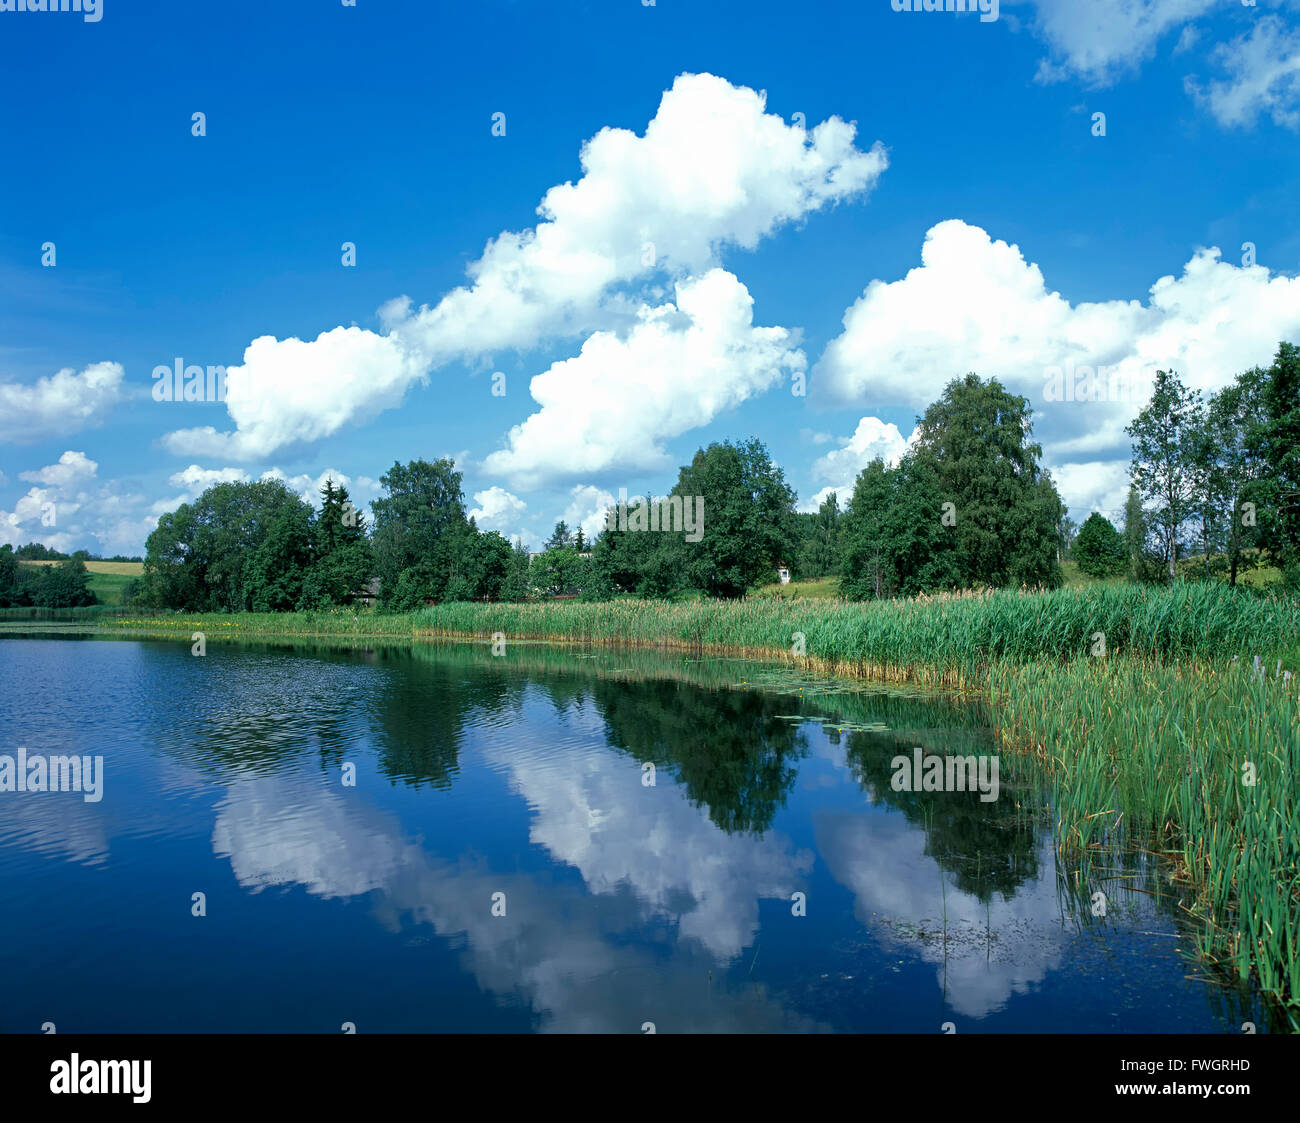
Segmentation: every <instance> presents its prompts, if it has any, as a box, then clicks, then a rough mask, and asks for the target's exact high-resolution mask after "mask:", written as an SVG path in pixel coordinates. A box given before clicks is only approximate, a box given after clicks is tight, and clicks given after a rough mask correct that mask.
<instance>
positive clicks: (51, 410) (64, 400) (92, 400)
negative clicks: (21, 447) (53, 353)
mask: <svg viewBox="0 0 1300 1123" xmlns="http://www.w3.org/2000/svg"><path fill="white" fill-rule="evenodd" d="M122 375H123V371H122V365H121V364H120V363H92V364H91V365H90V366H88V367H86V368H85V369H84V370H82V371H81V372H79V373H78V372H77V371H74V370H72V369H71V368H67V369H65V370H61V371H58V372H57V373H55V374H52V375H48V376H47V377H45V378H38V379H37V380H36V381H35V382H34V383H33V384H32V385H30V386H24V385H22V384H20V383H17V382H3V383H0V441H9V442H13V443H15V444H16V443H19V442H30V441H37V440H43V439H46V438H49V437H60V436H67V435H69V434H71V433H77V432H80V431H81V430H82V429H86V428H89V427H90V426H93V425H98V424H100V423H101V422H102V421H103V420H104V417H105V416H106V415H107V413H108V411H109V410H110V409H111V408H112V407H113V406H114V405H116V404H117V403H118V402H119V401H120V400H121V398H122Z"/></svg>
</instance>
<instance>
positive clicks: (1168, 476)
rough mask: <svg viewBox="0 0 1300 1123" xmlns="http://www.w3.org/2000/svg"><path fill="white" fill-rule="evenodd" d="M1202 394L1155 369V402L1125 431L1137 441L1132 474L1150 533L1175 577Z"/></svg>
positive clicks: (1189, 509)
mask: <svg viewBox="0 0 1300 1123" xmlns="http://www.w3.org/2000/svg"><path fill="white" fill-rule="evenodd" d="M1201 413H1202V405H1201V397H1200V394H1199V393H1198V392H1196V391H1191V390H1188V389H1187V387H1185V386H1184V385H1183V384H1182V382H1180V381H1179V379H1178V375H1176V374H1175V373H1174V372H1173V371H1165V370H1161V371H1157V372H1156V382H1155V387H1154V389H1153V391H1152V394H1151V401H1150V402H1148V403H1147V405H1146V407H1145V408H1144V409H1143V410H1142V412H1141V413H1139V414H1138V416H1137V418H1136V420H1134V421H1133V423H1132V424H1131V425H1129V426H1127V427H1126V429H1125V432H1126V433H1128V434H1129V436H1130V437H1131V438H1132V440H1133V463H1132V468H1131V471H1130V475H1131V476H1132V479H1133V484H1134V486H1136V488H1137V490H1138V494H1139V495H1140V496H1141V497H1142V504H1143V514H1144V519H1145V521H1146V524H1147V527H1148V530H1149V531H1150V532H1151V533H1153V534H1154V535H1155V537H1156V540H1157V542H1158V543H1159V545H1160V548H1161V553H1162V556H1163V558H1164V560H1165V564H1166V566H1167V567H1168V573H1169V582H1170V584H1172V583H1173V582H1174V580H1175V579H1176V577H1177V569H1176V566H1177V562H1178V549H1179V544H1180V535H1181V532H1182V527H1183V524H1184V523H1186V522H1187V520H1188V519H1189V518H1190V517H1191V516H1192V514H1193V513H1194V511H1195V501H1194V500H1195V491H1194V487H1195V483H1196V480H1197V473H1198V469H1197V463H1198V461H1199V459H1200V440H1201V436H1200V434H1201V431H1202V421H1201Z"/></svg>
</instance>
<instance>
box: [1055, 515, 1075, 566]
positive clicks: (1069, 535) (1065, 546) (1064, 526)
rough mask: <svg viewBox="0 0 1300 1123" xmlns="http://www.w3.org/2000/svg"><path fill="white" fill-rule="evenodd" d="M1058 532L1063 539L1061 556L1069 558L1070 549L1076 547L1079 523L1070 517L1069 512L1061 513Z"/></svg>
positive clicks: (1059, 555)
mask: <svg viewBox="0 0 1300 1123" xmlns="http://www.w3.org/2000/svg"><path fill="white" fill-rule="evenodd" d="M1057 533H1058V534H1059V535H1060V539H1061V549H1060V553H1059V554H1058V555H1057V556H1058V557H1059V558H1067V557H1069V556H1070V551H1071V550H1073V549H1074V539H1075V537H1076V535H1078V533H1079V524H1078V523H1076V522H1075V521H1074V520H1073V519H1072V518H1070V516H1069V514H1068V513H1063V514H1062V515H1061V521H1060V523H1058V524H1057Z"/></svg>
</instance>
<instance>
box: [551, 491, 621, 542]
mask: <svg viewBox="0 0 1300 1123" xmlns="http://www.w3.org/2000/svg"><path fill="white" fill-rule="evenodd" d="M616 502H617V500H616V499H615V498H614V496H613V495H611V494H610V493H609V492H608V491H604V490H603V489H601V488H598V487H595V486H593V485H592V484H576V485H574V487H573V488H572V489H571V490H570V491H569V505H568V506H567V507H566V508H565V509H564V514H563V515H562V516H561V518H563V519H564V521H565V522H566V523H568V524H569V526H570V527H578V526H580V527H582V536H583V537H584V538H586V539H587V540H588V541H591V540H592V539H594V538H595V537H596V536H597V535H599V534H600V532H601V531H602V530H604V529H605V512H606V511H608V510H609V509H610V508H611V507H612V506H614V504H615V503H616Z"/></svg>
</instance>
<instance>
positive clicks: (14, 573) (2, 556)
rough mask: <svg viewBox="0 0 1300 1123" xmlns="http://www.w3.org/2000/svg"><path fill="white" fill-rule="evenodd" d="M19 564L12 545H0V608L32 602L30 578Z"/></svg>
mask: <svg viewBox="0 0 1300 1123" xmlns="http://www.w3.org/2000/svg"><path fill="white" fill-rule="evenodd" d="M25 569H26V567H25V566H22V565H19V563H18V556H17V555H16V554H15V553H14V548H13V547H12V546H0V608H13V607H16V606H19V605H28V604H31V603H32V597H31V588H30V587H31V584H32V582H31V580H30V579H29V578H28V577H27V574H26V573H25V572H24V570H25Z"/></svg>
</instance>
